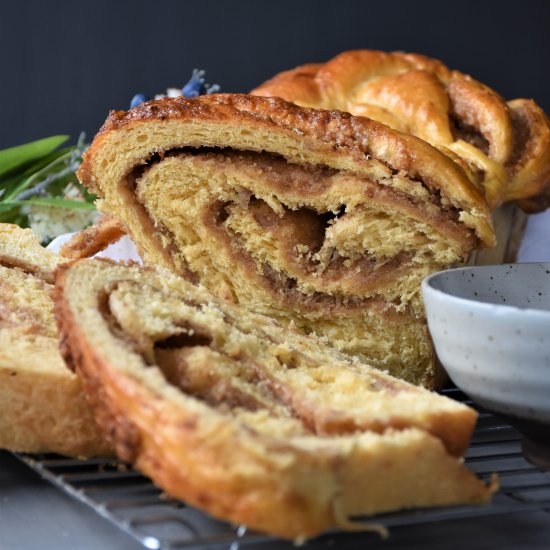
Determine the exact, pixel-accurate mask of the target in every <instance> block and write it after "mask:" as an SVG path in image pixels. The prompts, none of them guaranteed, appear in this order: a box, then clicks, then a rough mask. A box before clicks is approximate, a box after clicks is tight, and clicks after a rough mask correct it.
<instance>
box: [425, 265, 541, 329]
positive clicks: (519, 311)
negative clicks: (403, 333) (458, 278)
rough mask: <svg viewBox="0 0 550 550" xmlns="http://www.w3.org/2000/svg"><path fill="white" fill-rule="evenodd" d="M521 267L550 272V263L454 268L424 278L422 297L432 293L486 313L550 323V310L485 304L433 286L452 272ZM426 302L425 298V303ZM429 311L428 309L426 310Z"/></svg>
mask: <svg viewBox="0 0 550 550" xmlns="http://www.w3.org/2000/svg"><path fill="white" fill-rule="evenodd" d="M519 265H539V266H543V269H547V270H548V271H550V262H521V263H516V264H510V263H506V264H491V265H474V266H462V267H454V268H451V269H445V270H443V271H437V272H435V273H432V274H430V275H428V276H427V277H425V278H424V280H423V281H422V285H421V289H422V295H423V297H424V296H425V294H426V293H431V294H433V295H434V296H437V297H439V298H440V299H445V300H450V301H451V303H454V304H455V305H460V306H468V307H472V306H475V307H476V308H479V309H480V310H481V311H483V312H485V313H491V312H492V313H494V312H495V310H500V311H501V312H502V313H507V314H511V315H522V316H523V315H525V314H526V313H527V314H528V315H530V316H536V317H539V319H540V320H541V321H543V320H544V321H549V322H550V310H548V309H539V308H533V307H519V306H514V305H510V304H494V303H491V302H484V301H482V300H476V299H475V298H463V297H462V296H457V295H456V294H451V293H450V292H445V291H443V290H440V289H438V288H436V287H434V286H433V281H434V280H436V279H439V278H441V277H443V276H445V275H447V274H449V273H451V272H459V271H465V272H470V271H481V270H484V269H487V268H495V267H496V268H505V267H516V266H519ZM425 302H426V300H425V298H424V303H425ZM426 309H427V308H426Z"/></svg>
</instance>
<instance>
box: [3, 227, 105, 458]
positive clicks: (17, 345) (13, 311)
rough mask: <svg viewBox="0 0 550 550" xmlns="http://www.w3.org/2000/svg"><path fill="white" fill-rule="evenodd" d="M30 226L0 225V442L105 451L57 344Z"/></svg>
mask: <svg viewBox="0 0 550 550" xmlns="http://www.w3.org/2000/svg"><path fill="white" fill-rule="evenodd" d="M62 262H63V260H62V258H59V257H58V256H56V255H55V254H53V253H52V252H50V251H48V250H45V249H44V248H43V247H42V246H40V243H39V241H38V238H37V237H36V236H35V235H34V234H33V233H32V231H31V230H30V229H21V228H19V227H17V226H15V225H11V224H0V289H1V293H0V411H1V412H0V448H2V449H9V450H11V451H20V452H30V453H44V452H50V453H59V454H63V455H68V456H75V457H77V456H78V457H82V456H95V455H106V454H110V453H111V449H110V448H109V446H108V445H107V443H106V442H105V440H104V439H103V437H102V436H101V434H100V432H99V430H98V428H97V426H96V424H95V421H94V419H93V416H92V413H91V410H90V409H89V407H88V405H87V403H86V401H85V399H84V394H83V393H82V390H81V385H80V381H79V380H78V378H77V376H76V375H75V374H74V373H73V372H71V371H70V370H69V369H68V368H67V366H66V365H65V363H64V362H63V359H62V357H61V354H60V353H59V349H58V332H57V326H56V323H55V319H54V315H53V301H52V298H51V292H52V288H53V279H54V270H55V268H56V267H57V266H58V265H60V264H61V263H62Z"/></svg>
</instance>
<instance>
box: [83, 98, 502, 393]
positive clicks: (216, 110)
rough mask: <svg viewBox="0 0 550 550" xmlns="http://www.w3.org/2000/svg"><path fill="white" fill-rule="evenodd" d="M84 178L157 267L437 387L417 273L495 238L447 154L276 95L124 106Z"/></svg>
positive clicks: (101, 137) (89, 157)
mask: <svg viewBox="0 0 550 550" xmlns="http://www.w3.org/2000/svg"><path fill="white" fill-rule="evenodd" d="M79 177H80V179H81V181H82V182H83V183H84V184H85V185H87V186H88V188H89V189H90V190H92V191H93V192H95V193H97V194H98V195H99V196H100V197H101V201H100V203H99V206H100V208H101V209H102V210H104V211H106V212H109V213H112V214H114V215H115V216H117V217H118V218H119V219H120V220H122V222H123V223H124V224H125V225H126V226H127V228H128V230H129V232H130V234H131V236H132V238H133V239H134V241H135V242H136V243H137V246H138V248H139V249H140V252H141V254H142V257H143V258H144V260H145V261H146V262H148V263H150V264H158V265H163V266H165V267H168V268H170V269H172V270H173V271H175V272H176V273H179V274H181V275H184V276H186V277H188V278H190V279H192V280H195V281H200V282H201V283H202V284H204V285H205V286H207V287H208V288H209V289H210V290H212V291H214V292H218V293H223V294H225V295H226V296H227V297H229V298H231V299H233V300H235V301H237V302H238V303H240V304H242V305H244V306H245V307H247V308H248V309H250V310H252V311H256V312H261V313H263V314H267V315H270V316H274V317H277V318H279V319H282V320H284V321H286V322H292V323H294V324H296V325H297V326H299V327H301V328H303V329H304V330H306V331H308V332H315V333H317V334H318V335H320V336H324V337H327V338H328V339H329V341H330V342H331V343H332V344H334V345H335V346H337V347H338V348H340V349H342V350H345V351H347V352H351V353H356V354H363V355H365V356H366V357H368V359H369V361H372V362H373V363H374V364H375V365H377V366H379V367H380V368H383V369H387V370H389V371H390V372H391V373H393V374H395V375H397V376H399V377H401V378H405V379H407V380H409V381H412V382H415V383H418V384H424V385H426V386H432V385H433V383H434V368H433V351H432V347H431V342H430V339H429V336H428V332H427V328H426V324H425V320H424V317H423V311H422V308H421V305H420V298H419V288H420V281H421V280H422V278H423V277H425V276H426V275H427V274H429V273H430V272H432V271H436V270H438V269H441V268H444V267H447V266H449V265H451V264H453V263H454V262H457V261H461V260H463V259H465V258H466V257H468V255H469V254H470V252H471V251H472V250H474V249H476V248H477V247H480V246H482V245H491V244H493V243H494V234H493V231H492V226H491V220H490V214H489V211H488V209H487V206H486V204H485V202H484V200H483V198H482V196H481V195H480V193H479V192H478V190H477V189H476V188H475V186H473V184H472V183H471V182H470V181H469V180H468V178H467V177H466V176H465V174H464V172H463V171H462V170H461V169H460V167H459V166H457V165H456V164H455V163H454V162H452V161H451V160H450V159H449V158H448V157H446V156H445V155H443V154H442V153H440V152H439V151H438V150H437V149H435V148H433V147H432V146H430V145H429V144H427V143H425V142H423V141H421V140H419V139H417V138H415V137H413V136H409V135H404V134H401V133H399V132H396V131H394V130H391V129H389V128H388V127H386V126H384V125H382V124H380V123H378V122H375V121H372V120H369V119H366V118H361V117H352V116H350V115H348V114H345V113H340V112H330V111H321V110H312V109H304V108H300V107H297V106H295V105H292V104H290V103H287V102H285V101H283V100H281V99H277V98H262V97H254V96H246V95H229V94H228V95H218V96H207V97H200V98H197V99H193V100H190V99H185V98H176V99H165V100H160V101H153V102H149V103H146V104H143V105H141V106H140V107H138V108H136V109H133V110H131V111H129V112H127V113H126V112H121V111H119V112H113V113H111V115H110V117H109V119H108V120H107V122H106V123H105V125H104V127H103V128H102V130H101V131H100V133H99V134H98V136H97V137H96V138H95V140H94V142H93V144H92V146H91V148H90V149H89V151H88V153H87V154H86V156H85V160H84V163H83V165H82V167H81V169H80V172H79Z"/></svg>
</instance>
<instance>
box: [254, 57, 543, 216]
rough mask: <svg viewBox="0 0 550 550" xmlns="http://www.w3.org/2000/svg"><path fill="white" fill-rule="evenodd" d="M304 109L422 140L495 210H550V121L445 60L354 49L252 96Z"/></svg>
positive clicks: (281, 78) (284, 75) (270, 84)
mask: <svg viewBox="0 0 550 550" xmlns="http://www.w3.org/2000/svg"><path fill="white" fill-rule="evenodd" d="M252 94H258V95H264V96H279V97H282V98H284V99H286V100H287V101H292V102H293V103H296V104H298V105H302V106H306V107H315V108H322V109H340V110H342V111H347V112H349V113H352V114H354V115H361V116H367V117H369V118H372V119H374V120H379V121H380V122H383V123H384V124H387V125H388V126H390V127H391V128H394V129H396V130H400V131H402V132H407V133H410V134H413V135H415V136H418V137H420V138H422V139H424V140H426V141H427V142H429V143H431V144H433V145H435V146H437V147H439V148H440V149H441V150H442V151H444V152H445V153H446V154H447V155H449V156H450V157H451V158H453V159H454V160H455V161H457V162H459V163H461V164H462V166H463V167H464V168H465V169H466V170H467V172H468V175H469V177H470V178H471V179H472V180H473V181H474V182H476V183H477V184H478V185H480V186H481V187H482V189H483V193H484V196H485V198H486V200H487V203H488V205H489V206H490V208H491V209H494V208H496V207H497V206H498V205H499V204H501V203H503V202H505V201H512V200H513V201H518V202H519V204H520V205H521V206H522V207H523V208H524V209H525V210H526V211H528V212H538V211H541V210H544V209H546V208H547V207H548V206H550V122H549V120H548V118H547V116H546V115H545V114H544V112H543V111H542V109H541V108H540V107H539V106H538V105H537V104H536V103H535V102H534V101H531V100H528V99H514V100H512V101H508V102H506V101H505V100H504V99H502V97H500V96H499V95H498V94H497V93H496V92H495V91H494V90H492V89H491V88H489V87H488V86H486V85H484V84H482V83H480V82H478V81H477V80H475V79H473V78H472V77H470V76H468V75H465V74H463V73H461V72H459V71H453V70H450V69H449V68H447V67H446V66H445V65H444V64H443V63H442V62H441V61H438V60H436V59H432V58H429V57H426V56H423V55H418V54H411V53H403V52H392V53H388V52H380V51H374V50H356V51H348V52H343V53H341V54H339V55H337V56H336V57H334V58H333V59H331V60H330V61H328V62H326V63H318V64H309V65H303V66H301V67H296V68H295V69H292V70H290V71H285V72H283V73H280V74H278V75H276V76H275V77H273V78H272V79H271V80H269V81H268V82H265V83H264V84H262V85H261V86H259V87H258V88H256V89H255V90H253V91H252Z"/></svg>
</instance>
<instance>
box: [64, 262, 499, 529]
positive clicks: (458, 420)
mask: <svg viewBox="0 0 550 550" xmlns="http://www.w3.org/2000/svg"><path fill="white" fill-rule="evenodd" d="M56 312H57V315H58V318H59V321H60V327H61V332H62V337H63V339H64V346H65V349H66V352H67V354H68V355H69V356H70V357H71V360H72V361H73V362H74V365H75V367H76V370H77V372H78V374H79V375H80V377H81V378H82V380H83V383H84V388H85V390H86V392H87V393H88V397H89V398H90V402H91V404H92V405H93V407H94V409H95V412H96V417H97V420H98V422H99V423H100V425H101V426H103V428H104V431H105V434H106V435H107V437H108V438H109V440H110V441H112V442H113V444H114V445H115V448H116V450H117V452H118V454H119V456H120V457H121V458H122V459H124V460H127V461H131V462H133V463H135V465H136V466H137V468H139V469H140V470H142V471H143V472H144V473H145V474H147V475H148V476H150V477H151V478H152V479H153V480H154V481H155V482H156V483H157V484H158V485H159V486H161V487H162V488H163V489H164V490H165V491H166V492H167V493H169V494H170V495H173V496H175V497H178V498H181V499H183V500H185V501H186V502H188V503H189V504H191V505H194V506H197V507H199V508H202V509H204V510H205V511H207V512H209V513H211V514H212V515H214V516H216V517H219V518H221V519H224V520H228V521H232V522H234V523H244V524H246V525H248V526H250V527H252V528H254V529H259V530H262V531H266V532H269V533H273V534H276V535H279V536H282V537H288V538H296V537H305V536H312V535H315V534H317V533H319V532H320V531H322V530H324V529H326V528H328V527H331V526H333V525H341V526H346V525H347V526H349V523H347V521H348V518H349V517H350V516H355V515H362V514H374V513H377V512H382V511H388V510H395V509H399V508H407V507H416V506H432V505H443V504H452V503H464V502H485V501H487V500H488V498H489V497H490V494H491V492H492V491H493V489H494V487H487V486H485V485H484V484H483V483H482V482H481V481H480V480H478V479H477V478H476V477H475V476H474V475H473V474H472V473H471V472H469V471H468V470H467V469H466V468H465V467H464V465H463V464H462V461H461V459H460V455H461V454H462V453H463V452H464V449H465V447H466V445H467V442H468V437H469V434H470V432H471V430H472V427H473V424H474V422H475V418H476V414H475V413H474V412H473V411H472V410H471V409H469V408H468V407H466V406H464V405H462V404H459V403H456V402H454V401H452V400H449V399H447V398H445V397H442V396H439V395H437V394H434V393H430V392H428V391H427V390H424V389H422V388H418V387H416V386H412V385H410V384H407V383H405V382H403V381H400V380H397V379H394V378H392V377H390V376H388V375H385V374H383V373H381V372H379V371H377V370H376V369H373V368H371V367H369V366H367V365H366V364H364V363H361V362H359V361H358V360H357V359H352V358H350V357H349V356H345V355H343V354H340V353H339V352H337V351H336V350H334V349H332V348H329V347H327V346H324V345H322V344H321V343H320V342H319V341H318V340H317V339H311V338H309V337H307V336H305V335H302V334H301V333H299V332H297V331H292V330H288V329H285V328H283V327H281V326H280V325H279V324H278V323H276V322H275V321H273V320H271V319H268V318H266V317H262V316H258V315H253V314H251V313H248V312H246V311H245V310H243V309H242V308H240V307H237V306H233V305H230V304H228V303H227V302H224V301H221V300H218V299H216V298H215V297H214V296H212V295H211V294H210V293H208V292H207V291H206V290H204V289H203V288H200V287H195V286H194V285H192V284H191V283H188V282H187V281H185V280H183V279H180V278H178V277H175V276H173V275H171V274H170V273H168V272H166V271H164V270H154V269H152V268H148V269H144V268H139V267H137V266H134V267H125V266H121V265H116V264H112V263H110V262H106V261H90V260H80V261H77V262H76V263H74V264H73V265H72V266H70V267H65V266H64V267H63V268H61V269H60V270H58V276H57V285H56Z"/></svg>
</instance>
